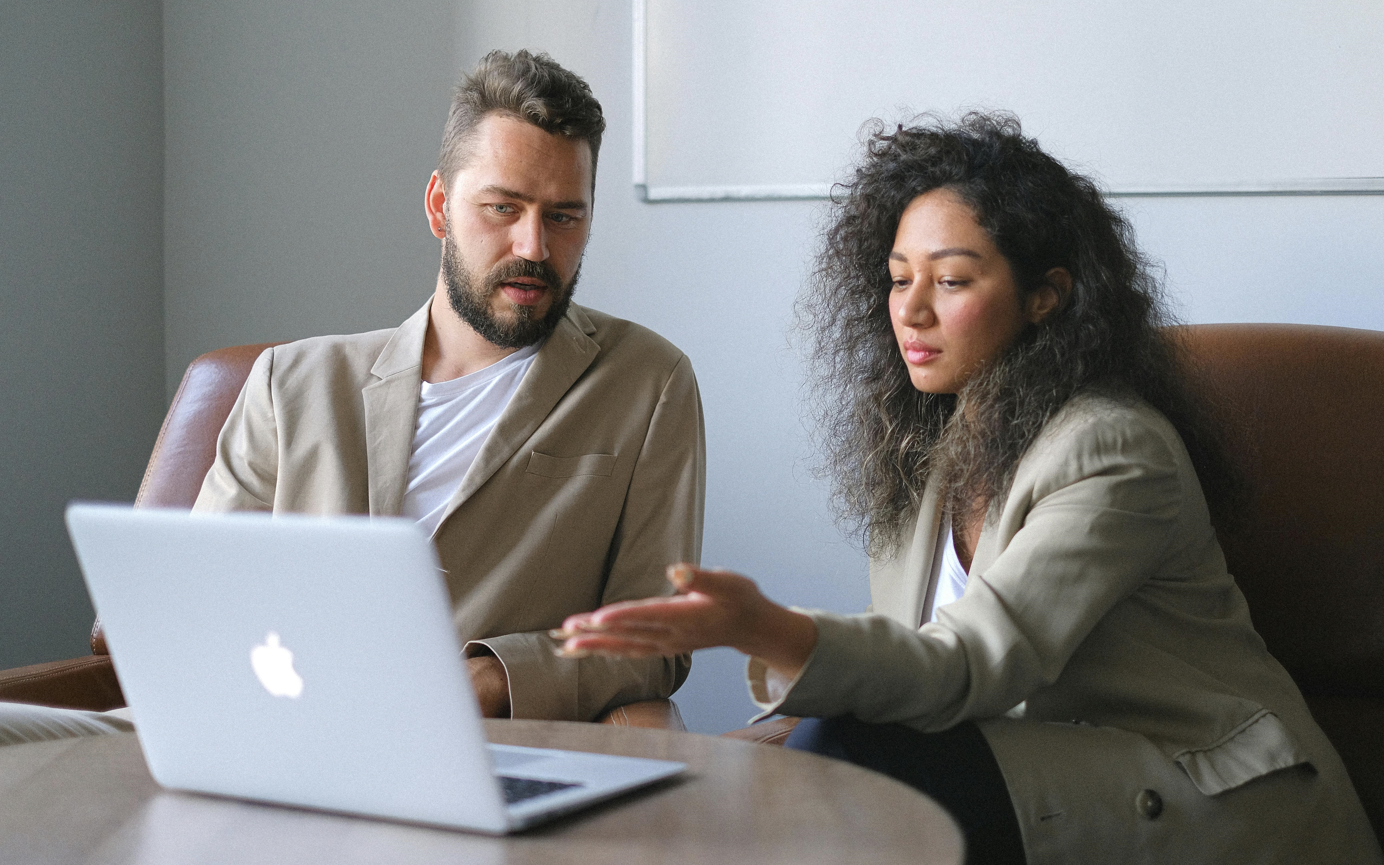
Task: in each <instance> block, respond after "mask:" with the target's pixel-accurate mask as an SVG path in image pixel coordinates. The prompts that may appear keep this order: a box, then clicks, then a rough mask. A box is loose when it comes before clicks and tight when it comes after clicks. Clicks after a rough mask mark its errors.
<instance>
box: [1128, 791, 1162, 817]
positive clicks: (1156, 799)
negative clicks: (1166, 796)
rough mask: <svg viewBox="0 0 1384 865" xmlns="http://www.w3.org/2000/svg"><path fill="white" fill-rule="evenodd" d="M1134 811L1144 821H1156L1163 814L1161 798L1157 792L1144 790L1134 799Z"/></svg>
mask: <svg viewBox="0 0 1384 865" xmlns="http://www.w3.org/2000/svg"><path fill="white" fill-rule="evenodd" d="M1134 810H1136V811H1138V812H1139V816H1140V817H1143V818H1144V819H1145V820H1157V819H1158V816H1159V815H1160V814H1162V813H1163V797H1162V796H1159V795H1158V791H1157V790H1145V791H1143V792H1142V793H1140V794H1139V795H1138V796H1135V797H1134Z"/></svg>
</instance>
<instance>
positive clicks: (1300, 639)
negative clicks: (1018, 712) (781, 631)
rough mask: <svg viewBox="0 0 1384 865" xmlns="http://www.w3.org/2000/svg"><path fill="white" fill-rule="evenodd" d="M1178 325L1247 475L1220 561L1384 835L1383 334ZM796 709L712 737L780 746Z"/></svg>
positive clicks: (1301, 327)
mask: <svg viewBox="0 0 1384 865" xmlns="http://www.w3.org/2000/svg"><path fill="white" fill-rule="evenodd" d="M1178 335H1179V336H1181V337H1182V338H1183V339H1184V340H1185V343H1184V344H1185V346H1186V348H1187V353H1188V357H1189V360H1190V361H1191V363H1192V365H1193V366H1194V368H1195V369H1196V371H1197V372H1198V374H1199V375H1200V378H1201V380H1202V381H1203V382H1204V386H1205V387H1206V388H1207V391H1208V393H1209V394H1210V395H1211V399H1212V400H1213V405H1215V406H1217V407H1218V408H1219V409H1220V410H1221V411H1222V413H1223V416H1224V420H1225V423H1226V426H1227V435H1228V438H1229V444H1230V447H1231V452H1232V457H1233V458H1234V459H1235V460H1236V461H1237V463H1238V464H1239V466H1240V467H1241V469H1242V471H1243V472H1244V475H1245V478H1246V480H1247V481H1248V482H1249V486H1250V494H1251V500H1250V502H1249V504H1248V506H1247V507H1248V510H1247V512H1246V513H1245V514H1244V515H1243V517H1244V518H1243V520H1242V522H1241V525H1240V526H1239V528H1238V529H1237V530H1235V531H1234V532H1226V533H1222V537H1221V544H1222V546H1223V548H1224V550H1225V557H1226V562H1227V564H1228V565H1229V568H1230V572H1231V573H1232V574H1234V575H1235V580H1236V582H1237V583H1238V584H1239V585H1240V588H1241V590H1242V591H1243V592H1244V594H1245V598H1246V599H1247V600H1248V602H1249V607H1250V611H1251V614H1252V616H1253V618H1254V626H1255V628H1256V629H1257V630H1258V631H1259V633H1260V634H1261V635H1263V637H1264V641H1265V642H1266V643H1267V644H1268V647H1269V651H1271V652H1272V653H1273V655H1274V657H1276V658H1278V660H1279V661H1280V662H1282V664H1283V666H1284V667H1286V668H1287V669H1288V672H1289V673H1290V674H1292V676H1293V679H1294V681H1296V682H1297V684H1298V687H1299V688H1301V689H1302V693H1303V696H1304V697H1305V698H1306V699H1307V704H1308V706H1309V707H1311V710H1312V714H1313V715H1314V716H1315V717H1316V719H1317V722H1318V723H1319V724H1320V725H1321V727H1322V729H1323V730H1325V731H1326V734H1327V736H1328V737H1330V739H1331V741H1332V743H1333V744H1334V745H1335V746H1336V749H1337V751H1339V752H1340V755H1341V759H1342V760H1344V761H1345V764H1346V769H1347V770H1348V771H1349V772H1350V776H1351V779H1352V780H1353V781H1354V782H1355V789H1356V790H1357V791H1358V792H1359V794H1360V798H1361V800H1362V801H1363V802H1364V805H1365V810H1366V812H1367V813H1368V814H1369V816H1370V820H1371V822H1372V823H1373V824H1374V829H1375V833H1376V834H1377V835H1379V836H1380V837H1384V333H1381V332H1377V331H1369V330H1354V329H1350V328H1339V327H1313V326H1306V325H1277V324H1216V325H1193V326H1189V327H1185V328H1179V329H1178ZM796 720H797V719H795V718H779V719H776V720H773V721H768V722H765V723H763V724H757V725H755V726H753V727H749V728H746V729H744V730H736V731H732V732H731V733H728V734H726V735H728V736H733V737H736V738H741V739H747V740H750V741H758V742H765V743H768V744H782V743H783V740H784V739H786V738H787V736H788V733H789V732H790V731H791V730H792V727H793V725H794V724H795V723H796Z"/></svg>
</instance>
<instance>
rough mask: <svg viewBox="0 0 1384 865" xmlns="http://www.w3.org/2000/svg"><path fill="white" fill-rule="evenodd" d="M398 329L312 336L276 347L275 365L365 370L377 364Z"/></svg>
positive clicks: (389, 328) (390, 328) (388, 328)
mask: <svg viewBox="0 0 1384 865" xmlns="http://www.w3.org/2000/svg"><path fill="white" fill-rule="evenodd" d="M397 330H398V328H397V327H387V328H382V329H380V330H371V331H366V332H364V333H345V334H330V335H327V336H310V337H307V338H306V339H299V340H294V341H293V342H286V343H283V344H282V345H277V346H275V347H274V349H273V351H274V365H275V366H276V367H278V366H280V365H281V364H284V365H291V366H298V365H302V364H311V365H317V364H329V365H339V364H347V365H355V364H360V363H364V364H365V367H366V369H369V368H370V365H371V364H373V363H374V362H375V358H377V357H379V355H380V352H381V351H383V350H384V347H385V346H386V345H387V344H388V343H389V340H390V338H391V337H393V336H394V332H395V331H397Z"/></svg>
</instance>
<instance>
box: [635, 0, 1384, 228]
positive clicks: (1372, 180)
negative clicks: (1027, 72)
mask: <svg viewBox="0 0 1384 865" xmlns="http://www.w3.org/2000/svg"><path fill="white" fill-rule="evenodd" d="M632 2H633V9H632V12H633V19H634V34H633V37H634V45H633V48H634V50H633V59H634V70H633V72H634V75H633V80H634V110H633V112H632V115H633V126H634V160H633V162H634V191H635V194H636V195H637V196H638V197H639V200H640V201H644V202H647V203H650V204H661V203H671V202H696V201H823V200H826V199H828V198H830V197H831V187H832V184H830V183H800V184H780V185H773V184H766V185H745V186H654V185H651V184H650V183H649V177H648V174H649V167H648V166H649V163H648V153H649V151H648V148H649V134H648V122H649V114H648V101H647V100H648V92H649V85H648V69H649V66H648V61H649V53H648V52H649V44H648V26H647V15H648V0H632ZM1105 194H1106V195H1108V196H1110V197H1112V198H1164V197H1226V196H1270V195H1273V196H1283V195H1289V196H1291V195H1384V177H1319V178H1303V179H1293V180H1255V181H1234V182H1225V183H1195V184H1168V185H1160V186H1137V187H1115V188H1112V189H1107V190H1106V193H1105Z"/></svg>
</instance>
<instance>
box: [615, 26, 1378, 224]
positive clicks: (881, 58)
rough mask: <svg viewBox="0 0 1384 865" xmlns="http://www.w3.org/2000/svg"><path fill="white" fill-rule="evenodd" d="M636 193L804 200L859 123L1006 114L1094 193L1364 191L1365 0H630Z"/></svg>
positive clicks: (1369, 188)
mask: <svg viewBox="0 0 1384 865" xmlns="http://www.w3.org/2000/svg"><path fill="white" fill-rule="evenodd" d="M634 23H635V33H634V86H635V118H634V120H635V178H634V180H635V183H636V185H637V186H638V187H639V189H640V192H641V194H642V195H644V197H645V198H646V200H651V201H659V200H715V199H737V198H748V199H754V198H815V197H823V196H825V195H826V193H827V190H828V189H829V187H830V184H831V182H832V181H834V180H839V179H840V178H841V177H842V174H843V172H844V170H845V169H846V168H847V166H849V164H850V163H851V162H852V160H853V159H854V158H855V157H856V155H857V154H858V152H859V143H858V142H859V133H860V129H861V125H862V123H864V122H865V121H866V120H868V119H870V118H872V117H880V118H884V119H885V120H886V121H888V122H889V123H890V124H891V125H892V124H893V123H896V122H905V123H906V122H907V121H908V119H909V118H910V117H911V116H912V115H913V114H915V113H917V112H921V111H940V112H942V113H944V114H948V115H955V114H956V113H957V112H958V110H961V109H966V108H991V109H993V108H1002V109H1008V110H1010V111H1013V112H1014V113H1016V114H1017V115H1018V116H1019V117H1020V118H1021V120H1022V121H1023V125H1024V130H1025V132H1026V133H1027V134H1029V135H1032V136H1035V137H1037V139H1038V140H1039V141H1040V142H1041V143H1042V144H1043V146H1044V147H1045V148H1046V149H1047V150H1048V151H1049V152H1051V153H1052V154H1053V155H1055V156H1057V157H1058V158H1060V159H1062V160H1064V161H1065V162H1067V163H1068V164H1070V165H1072V166H1073V167H1076V168H1078V170H1081V171H1083V172H1085V173H1089V174H1094V175H1096V176H1097V177H1098V178H1100V179H1101V180H1102V181H1103V182H1104V183H1105V185H1106V186H1107V187H1108V188H1109V189H1110V191H1111V192H1112V193H1113V194H1125V195H1139V194H1144V195H1149V194H1154V195H1156V194H1182V195H1206V194H1212V195H1214V194H1222V195H1224V194H1352V193H1354V194H1384V0H1370V2H1366V0H1324V2H1293V3H1290V2H1284V0H1267V2H1266V0H1254V2H1250V0H1213V2H1207V0H1163V2H1159V3H1133V2H1129V3H1126V2H1109V0H1037V2H1000V0H931V2H904V0H796V2H790V0H752V2H746V0H695V2H694V0H634Z"/></svg>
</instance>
